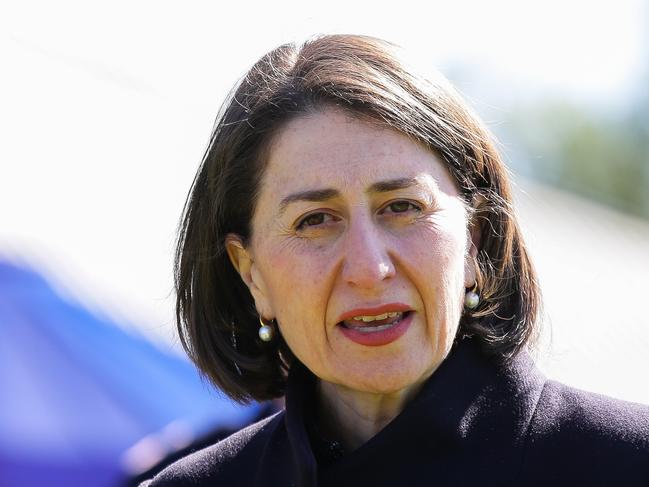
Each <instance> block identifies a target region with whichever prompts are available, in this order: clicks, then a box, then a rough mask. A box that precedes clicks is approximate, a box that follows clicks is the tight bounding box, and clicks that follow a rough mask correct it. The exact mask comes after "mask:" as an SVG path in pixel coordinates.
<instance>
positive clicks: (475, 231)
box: [464, 201, 482, 288]
mask: <svg viewBox="0 0 649 487" xmlns="http://www.w3.org/2000/svg"><path fill="white" fill-rule="evenodd" d="M479 205H480V201H478V204H477V205H476V206H477V207H479ZM477 215H478V209H474V210H473V211H472V217H471V220H470V221H469V225H468V228H467V239H468V249H467V252H466V256H465V259H464V287H465V288H472V287H473V286H474V285H475V282H476V279H477V274H478V269H476V266H477V259H476V258H477V256H478V249H479V248H480V244H481V241H482V225H481V224H480V223H479V220H478V217H477Z"/></svg>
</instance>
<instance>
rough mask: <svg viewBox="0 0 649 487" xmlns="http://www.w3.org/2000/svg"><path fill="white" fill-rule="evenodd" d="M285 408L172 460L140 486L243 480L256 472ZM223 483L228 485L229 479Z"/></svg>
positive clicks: (194, 484)
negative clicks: (247, 473)
mask: <svg viewBox="0 0 649 487" xmlns="http://www.w3.org/2000/svg"><path fill="white" fill-rule="evenodd" d="M283 417H284V412H283V411H280V412H278V413H276V414H274V415H272V416H269V417H268V418H265V419H262V420H261V421H258V422H257V423H254V424H252V425H250V426H248V427H246V428H243V429H242V430H239V431H237V432H236V433H234V434H232V435H230V436H228V437H227V438H225V439H223V440H221V441H219V442H218V443H215V444H214V445H211V446H209V447H206V448H204V449H202V450H199V451H197V452H194V453H192V454H190V455H187V456H186V457H184V458H181V459H180V460H178V461H176V462H174V463H172V464H171V465H169V466H168V467H167V468H165V469H164V470H163V471H162V472H160V473H159V474H157V475H156V476H155V477H154V478H153V479H151V480H148V481H145V482H143V483H142V484H140V487H157V486H165V487H171V486H178V487H180V486H186V485H187V486H189V485H192V486H198V485H208V484H210V485H211V483H212V482H214V481H215V480H219V481H220V482H224V481H226V479H229V478H235V479H238V480H242V477H241V476H240V475H241V474H243V473H245V471H246V470H247V471H248V472H251V471H253V472H254V470H255V469H254V468H253V467H254V466H255V465H256V462H257V461H258V459H259V457H260V456H261V453H262V451H263V449H264V446H265V444H266V443H267V441H268V439H269V438H270V437H271V436H272V433H273V432H274V431H275V430H276V428H277V427H278V425H279V424H280V423H282V421H283ZM223 485H226V484H225V483H224V484H223Z"/></svg>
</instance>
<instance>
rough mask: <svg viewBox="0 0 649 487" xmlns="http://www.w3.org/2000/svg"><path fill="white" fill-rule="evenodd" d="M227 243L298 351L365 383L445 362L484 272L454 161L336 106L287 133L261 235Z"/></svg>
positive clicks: (256, 221) (408, 375) (369, 386)
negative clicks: (476, 262) (472, 254)
mask: <svg viewBox="0 0 649 487" xmlns="http://www.w3.org/2000/svg"><path fill="white" fill-rule="evenodd" d="M227 246H228V252H229V253H230V256H231V258H232V260H233V262H234V264H235V267H237V268H238V270H239V272H240V274H241V276H242V278H243V279H244V281H245V282H246V284H247V285H248V287H249V288H250V290H251V292H252V295H253V297H254V299H255V303H256V306H257V310H258V311H259V312H260V314H261V315H262V316H264V317H265V318H266V319H271V318H276V319H277V322H278V324H279V328H280V330H281V333H282V335H283V336H284V339H285V340H286V342H287V344H288V346H289V347H290V349H291V350H292V351H293V353H294V354H295V355H296V356H297V357H298V358H299V359H300V361H301V362H302V363H304V364H305V365H306V366H307V367H308V368H309V369H310V370H311V371H312V372H313V373H314V374H315V375H316V376H318V377H319V378H320V379H322V380H325V381H329V382H331V383H334V384H338V385H341V386H344V387H348V388H351V389H354V390H359V391H365V392H374V393H383V394H386V393H391V392H396V391H398V390H402V389H404V388H408V387H411V386H415V385H417V384H420V383H421V382H422V381H423V380H425V379H426V378H427V377H428V376H429V375H430V374H431V373H432V372H433V371H434V370H435V369H436V368H437V367H438V366H439V365H440V363H441V362H442V361H443V360H444V358H445V357H446V355H447V354H448V352H449V350H450V347H451V345H452V343H453V339H454V337H455V334H456V331H457V327H458V322H459V320H460V315H461V313H462V306H463V298H464V292H465V291H464V289H465V287H469V286H471V285H473V282H474V269H473V266H472V264H471V263H472V259H470V258H469V257H468V254H469V249H470V248H471V246H470V235H469V232H468V231H467V214H466V210H465V207H464V205H463V203H462V200H461V199H460V196H459V193H458V190H457V188H456V186H455V184H454V182H453V179H452V177H451V176H450V174H449V173H448V171H447V170H446V168H445V166H444V164H443V163H442V162H441V161H440V160H439V159H438V157H437V156H436V155H435V154H434V153H432V152H430V151H429V150H427V149H426V148H424V147H423V146H421V145H419V144H418V143H415V142H413V141H412V140H410V139H408V138H407V137H406V136H404V135H402V134H400V133H398V132H395V131H392V130H390V129H387V128H379V127H377V126H375V125H372V124H369V123H366V122H362V121H359V120H357V119H352V118H350V117H349V116H348V115H346V114H345V113H344V112H343V111H338V110H335V109H326V110H324V111H322V112H319V113H317V114H313V115H304V116H301V117H299V118H297V119H294V120H293V121H291V122H290V123H288V125H287V126H286V127H285V128H284V129H283V130H282V131H281V132H280V133H279V134H278V136H277V137H276V138H275V140H274V143H273V144H272V146H271V149H270V153H269V161H268V166H267V168H266V172H265V174H264V178H263V181H262V183H261V187H260V194H259V200H258V202H257V206H256V210H255V214H254V216H253V220H252V238H251V241H250V245H249V246H248V247H247V248H245V249H244V248H242V247H241V245H240V244H238V243H237V240H236V238H229V239H228V244H227ZM386 313H388V315H387V316H386ZM377 317H378V319H376V318H377ZM355 318H356V319H355ZM373 318H375V319H374V320H373Z"/></svg>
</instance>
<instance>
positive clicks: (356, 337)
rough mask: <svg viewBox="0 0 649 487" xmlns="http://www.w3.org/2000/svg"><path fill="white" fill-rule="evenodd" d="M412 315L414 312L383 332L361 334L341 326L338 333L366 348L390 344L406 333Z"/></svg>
mask: <svg viewBox="0 0 649 487" xmlns="http://www.w3.org/2000/svg"><path fill="white" fill-rule="evenodd" d="M414 314H415V313H414V311H411V312H409V313H408V316H406V317H405V318H402V319H401V321H400V322H399V323H397V324H396V325H394V326H392V327H390V328H387V329H385V330H381V331H374V332H369V333H363V332H361V331H357V330H354V329H353V328H346V327H345V326H342V325H338V326H339V327H340V331H341V332H342V333H343V334H344V335H345V336H346V337H347V338H349V339H350V340H351V341H353V342H356V343H358V344H360V345H366V346H368V347H379V346H381V345H387V344H388V343H392V342H393V341H395V340H397V339H398V338H399V337H400V336H401V335H403V334H404V333H405V332H406V331H408V327H409V326H410V323H412V316H413V315H414Z"/></svg>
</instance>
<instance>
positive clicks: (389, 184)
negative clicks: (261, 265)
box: [279, 178, 421, 215]
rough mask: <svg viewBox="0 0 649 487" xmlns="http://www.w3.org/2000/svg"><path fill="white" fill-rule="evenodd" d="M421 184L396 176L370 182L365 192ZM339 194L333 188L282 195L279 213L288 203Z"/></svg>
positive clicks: (322, 199)
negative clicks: (396, 177) (395, 177)
mask: <svg viewBox="0 0 649 487" xmlns="http://www.w3.org/2000/svg"><path fill="white" fill-rule="evenodd" d="M418 184H421V183H420V182H419V181H418V180H417V178H398V179H388V180H386V181H378V182H376V183H374V184H372V185H371V186H370V187H369V188H368V189H367V190H366V191H365V193H387V192H390V191H396V190H398V189H406V188H410V187H411V186H416V185H418ZM339 196H340V191H338V190H337V189H333V188H326V189H313V190H309V191H299V192H297V193H292V194H289V195H288V196H286V197H284V198H283V199H282V201H281V202H280V204H279V214H280V215H281V214H282V213H284V211H285V210H286V208H287V207H288V205H290V204H291V203H295V202H297V201H328V200H331V199H334V198H337V197H339Z"/></svg>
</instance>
